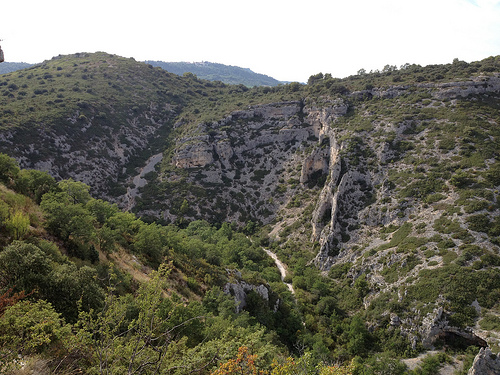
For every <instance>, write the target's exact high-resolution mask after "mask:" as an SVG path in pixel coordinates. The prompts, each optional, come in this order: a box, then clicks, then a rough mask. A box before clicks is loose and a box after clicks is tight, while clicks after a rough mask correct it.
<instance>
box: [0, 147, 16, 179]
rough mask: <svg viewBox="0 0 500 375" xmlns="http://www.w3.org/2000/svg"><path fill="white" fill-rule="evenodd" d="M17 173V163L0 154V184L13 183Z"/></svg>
mask: <svg viewBox="0 0 500 375" xmlns="http://www.w3.org/2000/svg"><path fill="white" fill-rule="evenodd" d="M18 173H19V166H18V165H17V161H16V160H15V159H13V158H11V157H10V156H8V155H6V154H2V153H0V182H3V183H4V184H9V183H11V182H12V181H14V179H15V178H16V177H17V174H18Z"/></svg>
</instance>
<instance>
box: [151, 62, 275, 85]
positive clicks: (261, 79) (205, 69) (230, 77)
mask: <svg viewBox="0 0 500 375" xmlns="http://www.w3.org/2000/svg"><path fill="white" fill-rule="evenodd" d="M145 63H146V64H151V65H153V66H157V67H160V68H162V69H165V70H166V71H168V72H171V73H175V74H177V75H180V76H182V75H184V74H185V73H192V74H194V75H196V76H197V77H198V78H200V79H206V80H209V81H221V82H224V83H226V84H229V85H239V84H242V85H245V86H248V87H253V86H277V85H279V84H280V83H282V82H280V81H278V80H276V79H274V78H272V77H269V76H266V75H264V74H259V73H255V72H253V71H251V70H250V69H245V68H240V67H238V66H231V65H224V64H217V63H211V62H207V61H203V62H195V63H188V62H164V61H150V60H148V61H145Z"/></svg>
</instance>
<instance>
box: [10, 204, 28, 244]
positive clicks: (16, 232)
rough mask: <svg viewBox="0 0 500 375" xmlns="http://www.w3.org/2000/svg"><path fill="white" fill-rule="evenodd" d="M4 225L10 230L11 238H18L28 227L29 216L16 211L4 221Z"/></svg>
mask: <svg viewBox="0 0 500 375" xmlns="http://www.w3.org/2000/svg"><path fill="white" fill-rule="evenodd" d="M4 224H5V227H6V228H7V230H8V231H9V232H10V234H11V236H12V238H14V239H15V240H19V239H20V238H21V237H23V236H24V235H25V234H26V233H27V232H28V229H29V227H30V217H29V215H27V214H25V213H24V212H22V211H16V212H14V214H12V215H10V217H9V218H7V219H5V221H4Z"/></svg>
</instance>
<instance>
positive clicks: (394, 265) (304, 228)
mask: <svg viewBox="0 0 500 375" xmlns="http://www.w3.org/2000/svg"><path fill="white" fill-rule="evenodd" d="M0 92H1V93H2V96H0V106H1V108H2V114H1V116H0V151H2V152H4V153H6V154H8V155H10V156H12V157H14V158H16V160H17V161H18V162H19V164H20V165H21V167H23V168H34V169H39V170H45V171H47V172H49V173H50V175H52V176H53V177H55V179H56V180H61V179H68V178H73V179H75V180H79V181H83V182H85V183H86V184H88V185H90V192H91V193H92V195H93V196H94V198H105V199H108V200H110V201H112V202H115V203H117V204H118V206H119V207H121V208H122V209H126V210H129V211H132V212H134V213H135V214H136V215H137V216H138V217H141V218H142V220H143V221H141V222H142V223H144V224H137V225H135V226H132V227H130V228H135V229H133V230H132V229H129V232H127V231H125V232H124V233H123V235H121V236H117V234H116V233H115V234H114V236H115V237H113V238H120V240H121V241H122V242H121V243H122V245H120V246H121V247H122V248H123V249H122V250H124V251H125V253H121V255H119V254H120V253H119V251H118V250H119V249H118V247H114V246H112V248H113V249H114V250H112V251H111V254H115V253H116V254H117V255H114V256H115V259H117V260H118V259H131V258H130V254H131V253H132V254H136V255H141V256H142V260H143V261H144V262H146V263H149V266H150V267H153V268H155V267H157V266H158V264H159V263H161V260H162V259H163V257H164V256H166V257H167V259H170V260H172V259H173V260H174V265H175V266H176V267H177V266H179V268H181V269H182V270H183V272H184V273H185V277H186V278H185V280H187V281H188V285H191V287H190V288H191V289H192V291H196V292H195V293H194V294H196V295H197V296H198V297H195V296H194V295H186V296H185V298H186V301H188V300H189V301H195V300H197V299H198V300H199V299H200V298H201V299H206V298H208V297H207V296H208V295H210V296H212V297H213V295H211V294H207V293H208V292H207V291H208V290H210V289H211V288H213V287H215V286H217V287H220V288H226V289H225V290H226V292H227V294H229V295H233V296H241V295H243V296H246V297H244V299H246V298H249V301H250V303H248V301H247V306H246V307H245V306H244V307H243V310H244V311H246V313H248V314H249V315H248V316H249V319H250V321H251V322H253V323H256V324H257V323H258V325H260V326H262V327H265V330H266V334H268V335H271V336H272V337H273V339H270V340H268V341H269V342H272V343H273V345H274V344H275V345H276V347H275V348H273V349H272V350H273V353H277V352H280V353H281V355H285V356H286V355H287V354H288V353H292V355H294V356H296V357H297V358H298V357H300V358H301V359H302V360H306V359H305V357H303V356H302V355H303V354H304V353H310V355H311V356H312V357H311V358H314V361H316V362H315V363H320V362H321V361H323V362H324V363H332V362H335V361H336V362H344V363H345V365H346V366H347V364H348V363H349V361H350V360H351V359H352V358H355V363H354V362H353V363H354V364H353V366H354V365H355V366H358V367H357V368H358V371H360V370H359V369H360V368H363V369H364V370H363V371H365V372H362V373H366V374H372V373H373V374H375V373H377V374H378V373H382V372H380V371H382V369H383V368H386V367H387V366H392V368H394V371H393V373H398V374H399V373H401V374H403V373H404V371H406V370H405V363H406V362H404V363H403V362H400V361H399V360H400V359H403V358H408V357H415V356H417V355H418V353H419V352H425V351H426V350H440V352H439V354H436V355H435V356H431V355H429V356H428V358H427V359H426V360H424V363H425V364H426V366H427V365H429V366H431V364H432V363H434V365H433V366H435V368H436V369H437V368H439V367H440V366H445V365H446V366H452V367H455V368H456V369H459V368H460V366H462V362H464V361H465V363H466V364H467V366H469V365H470V363H469V362H468V361H469V360H470V359H471V355H472V357H473V354H477V352H478V351H479V348H481V347H489V348H491V349H492V350H493V352H498V351H499V349H500V320H499V316H500V305H499V296H500V203H499V193H498V191H499V190H500V179H499V176H500V160H499V158H500V155H499V152H500V144H499V142H500V141H499V136H500V134H499V132H500V127H499V123H500V117H499V108H500V58H499V57H496V58H494V57H491V58H488V59H485V60H483V61H479V62H474V63H471V64H467V63H465V62H461V61H458V60H455V61H453V63H451V64H447V65H433V66H427V67H421V66H418V65H406V66H404V67H401V68H400V69H397V68H396V67H390V66H387V67H385V68H384V70H383V71H380V72H375V73H370V74H367V73H364V72H360V74H358V75H356V76H352V77H348V78H345V79H337V78H333V77H332V76H331V75H329V74H322V73H319V74H316V75H313V76H311V77H310V79H309V81H308V84H307V85H300V84H298V83H291V84H287V85H281V86H277V87H254V88H247V87H245V86H242V85H238V86H233V85H226V84H223V83H220V82H211V81H207V80H203V79H200V78H198V77H196V76H194V75H185V76H182V77H181V76H177V75H175V74H173V73H168V72H166V71H164V70H163V69H160V68H154V67H152V66H150V65H147V64H144V63H139V62H136V61H134V60H133V59H124V58H121V57H118V56H113V55H108V54H104V53H98V54H78V55H71V56H60V57H58V58H54V59H52V60H50V61H46V62H44V63H43V64H41V65H39V66H34V67H31V68H29V69H26V70H22V71H17V72H14V73H9V74H6V75H2V76H0ZM9 178H11V179H12V178H14V177H9ZM9 181H10V180H9V179H6V180H5V183H6V184H7V185H9V183H11V184H12V181H11V182H9ZM14 182H15V178H14ZM54 183H55V182H54ZM18 185H19V186H23V185H22V184H18ZM64 186H65V185H64V183H63V187H64ZM10 187H11V188H15V187H16V184H15V183H14V185H12V186H10ZM60 188H61V187H60ZM63 190H64V189H63ZM20 192H22V191H20ZM45 199H48V198H45ZM86 199H90V198H86ZM43 207H44V206H43V205H42V209H44V210H45V211H44V214H43V215H49V219H47V220H49V222H50V214H51V212H57V211H50V210H49V211H47V207H46V205H45V208H43ZM113 207H114V208H113V210H112V212H113V214H110V215H111V216H110V217H108V218H107V219H102V218H101V219H99V215H98V211H92V212H91V216H92V215H95V218H94V219H92V218H90V219H89V220H90V222H92V223H94V228H96V231H97V232H96V235H95V236H92V235H89V236H88V237H86V238H83V237H78V236H77V234H73V232H71V231H69V232H66V235H65V237H64V236H63V238H61V239H60V240H61V241H63V243H64V246H65V247H64V249H63V251H67V252H68V251H69V253H70V254H71V251H72V249H73V248H72V247H71V246H75V244H74V241H75V238H76V240H77V242H78V241H79V242H78V243H79V244H80V245H81V246H83V248H84V249H86V250H85V251H83V253H73V256H75V257H76V258H78V257H79V258H82V259H86V261H90V260H92V259H93V260H92V261H93V262H94V261H95V260H96V259H95V252H94V250H96V251H97V252H98V254H100V257H101V258H102V255H101V253H103V252H104V253H105V252H106V251H105V250H104V249H105V248H106V243H107V240H106V237H102V236H103V235H105V234H106V231H107V230H108V229H104V230H102V228H105V227H109V229H111V230H117V227H116V226H115V227H114V226H113V225H116V224H117V223H119V222H123V221H122V219H120V220H118V219H117V218H115V219H110V218H111V217H112V216H114V215H116V214H117V211H115V210H118V208H117V206H113ZM99 212H101V211H99ZM127 215H128V214H127ZM129 218H130V217H129ZM107 220H109V221H107ZM199 220H205V221H204V222H203V221H199ZM145 223H151V224H148V225H151V228H157V229H151V230H152V231H153V232H155V231H156V230H158V231H159V233H161V234H158V235H156V234H155V235H154V236H157V237H154V238H158V242H155V243H157V244H158V246H157V247H155V246H152V245H149V244H148V241H150V242H151V243H153V241H152V240H148V238H149V237H148V236H149V235H148V234H147V233H148V232H147V231H146V229H143V232H142V234H141V235H140V236H139V233H140V232H141V230H140V228H142V225H144V228H146V227H147V225H146V224H145ZM41 227H43V228H46V230H49V231H52V232H50V233H52V235H56V236H61V234H62V232H58V230H59V229H58V228H59V227H58V226H57V225H56V226H52V227H51V226H50V225H49V224H41ZM120 228H123V226H121V227H120ZM148 228H149V227H148ZM162 228H165V229H162ZM242 233H244V234H245V235H248V236H251V238H252V242H250V240H248V239H246V237H245V236H244V235H243V234H242ZM137 236H139V237H137ZM141 236H144V237H142V239H141ZM151 238H153V237H151ZM232 239H234V240H235V241H236V242H234V243H232V245H231V246H229V247H227V244H228V242H229V241H232ZM124 241H125V242H124ZM137 241H138V244H137V245H134V244H135V243H136V242H137ZM141 241H143V242H141ZM144 241H146V242H144ZM71 244H73V245H71ZM90 244H91V245H92V246H90ZM68 246H69V247H68ZM141 246H142V247H141ZM260 246H264V247H266V248H268V249H270V250H272V251H273V252H274V253H276V254H277V256H278V258H279V259H280V260H281V261H282V262H283V263H284V264H285V266H286V267H287V268H288V275H287V276H286V278H285V281H287V282H291V283H292V285H293V288H294V290H295V295H294V297H292V296H291V295H290V294H289V292H288V289H287V287H286V286H285V285H284V284H282V283H281V282H280V278H279V273H278V271H277V269H275V268H274V267H272V261H271V259H270V258H267V257H266V255H265V253H264V252H263V251H262V249H261V248H260ZM77 248H78V246H77ZM231 248H233V249H237V250H236V253H234V254H233V253H232V252H231V251H230V250H229V249H231ZM92 249H94V250H92ZM151 249H155V250H154V251H153V252H151ZM73 251H74V249H73ZM171 251H172V252H171ZM127 252H128V254H129V255H126V253H127ZM134 252H135V253H134ZM92 254H94V255H92ZM0 255H1V253H0ZM92 257H94V258H92ZM183 257H184V258H183ZM108 258H109V256H108ZM180 259H183V260H182V261H181V260H180ZM108 260H109V259H108ZM101 261H103V259H101ZM176 262H177V263H176ZM196 262H198V263H196ZM194 263H196V264H204V265H206V267H208V268H207V269H211V267H213V270H212V271H210V272H208V271H206V272H205V273H204V274H197V273H196V272H197V271H196V266H195V267H193V268H190V269H189V271H188V270H187V268H189V266H188V265H190V264H194ZM127 264H128V266H127ZM127 264H125V265H124V266H123V269H127V270H128V271H126V273H127V272H130V270H131V269H133V267H130V262H129V263H127ZM181 266H182V267H181ZM200 267H201V266H200ZM239 272H242V273H243V274H242V279H239V277H238V276H237V275H239ZM215 275H218V276H215ZM235 275H236V276H235ZM190 278H191V279H190ZM235 278H236V279H237V280H238V281H237V282H235ZM189 280H191V281H189ZM215 280H218V281H215ZM231 284H235V285H236V286H231ZM244 285H254V287H255V288H254V289H252V287H249V288H250V289H247V290H246V292H244V293H243V294H241V293H240V292H241V290H243V291H244V290H245V286H244ZM259 285H264V286H265V288H266V290H267V292H263V290H262V288H260V287H259ZM259 288H260V289H259ZM250 290H252V291H250ZM257 290H260V292H256V291H257ZM231 291H232V292H231ZM259 293H260V294H259ZM262 293H263V294H262ZM265 293H268V294H267V295H268V297H267V299H266V298H264V297H263V296H264V295H265ZM259 296H260V297H259ZM271 296H272V297H271ZM212 297H211V298H212ZM213 298H215V297H213ZM238 298H239V297H238ZM262 299H264V301H266V302H263V300H262ZM277 299H278V300H281V301H285V305H280V304H279V303H278V302H276V301H277ZM218 301H219V302H220V303H222V302H221V300H220V299H219V300H218ZM294 301H296V305H294V303H295V302H294ZM219 302H218V303H219ZM206 303H207V304H208V305H206V306H205V307H206V308H208V306H212V307H213V305H210V303H209V301H206ZM274 303H276V304H277V305H276V306H278V307H279V308H283V310H280V312H279V314H278V315H276V314H277V311H278V310H275V311H274V313H273V312H272V311H273V304H274ZM293 306H295V307H293ZM211 311H213V310H211ZM219 311H222V310H219ZM273 314H274V315H273ZM232 319H236V318H235V317H234V316H233V318H232ZM280 319H281V320H283V321H286V322H287V323H286V324H287V326H289V328H290V329H285V328H284V326H282V325H280V324H279V321H280ZM253 323H252V324H253ZM246 324H248V322H247V323H244V324H243V325H242V327H243V326H245V327H248V325H246ZM252 327H254V328H255V327H257V326H252ZM210 329H212V328H210ZM213 329H215V328H213ZM235 329H236V328H235ZM252 329H253V328H252ZM255 329H256V328H255ZM233 334H234V332H233ZM193 337H194V336H190V335H187V336H186V340H191V341H189V342H191V343H192V345H191V346H189V347H190V348H193V347H194V346H195V344H193V343H194V342H195V341H196V340H198V339H200V338H198V339H194V338H193ZM231 337H233V336H231ZM193 340H194V341H193ZM200 340H201V339H200ZM259 340H260V341H259ZM259 340H257V341H258V342H259V344H255V345H257V347H259V348H261V349H262V348H263V347H262V346H261V345H262V344H263V342H265V341H266V339H264V338H263V336H262V337H261V338H260V339H259ZM196 342H197V343H199V341H196ZM239 342H240V343H242V341H241V340H240V341H239ZM196 345H198V344H196ZM200 345H201V343H200ZM217 345H219V344H217ZM235 345H236V344H235ZM285 348H286V349H285ZM297 348H302V349H300V350H299V349H297ZM233 349H234V348H233ZM200 350H201V349H200ZM259 350H260V349H259ZM263 352H265V350H264V349H262V350H261V351H260V353H261V355H262V353H263ZM278 357H279V356H278ZM225 358H228V357H225ZM266 361H270V358H267V359H266ZM425 361H427V362H425ZM267 363H270V362H267ZM436 363H437V364H436ZM377 366H382V367H377ZM464 366H465V365H464ZM377 368H380V371H379V372H377V371H378V370H377ZM464 369H465V367H464ZM415 371H417V370H415ZM436 371H438V370H436ZM406 373H408V372H406ZM415 373H419V372H415ZM463 373H465V372H463Z"/></svg>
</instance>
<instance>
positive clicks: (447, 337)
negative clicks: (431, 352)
mask: <svg viewBox="0 0 500 375" xmlns="http://www.w3.org/2000/svg"><path fill="white" fill-rule="evenodd" d="M434 346H435V347H436V348H437V349H441V348H445V349H451V350H460V351H463V350H466V349H467V348H468V347H470V346H476V347H477V348H478V350H479V348H486V347H487V346H488V344H487V343H486V341H484V340H483V339H482V338H480V337H478V336H476V335H473V334H467V335H466V336H462V335H459V334H457V333H455V332H451V331H443V332H441V333H440V334H439V335H438V336H437V337H436V340H435V341H434Z"/></svg>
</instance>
